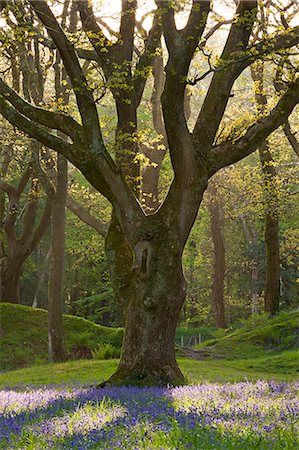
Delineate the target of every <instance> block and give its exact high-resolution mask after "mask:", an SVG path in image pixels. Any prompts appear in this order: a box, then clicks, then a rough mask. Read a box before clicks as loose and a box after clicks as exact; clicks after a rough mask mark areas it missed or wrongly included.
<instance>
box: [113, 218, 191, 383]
mask: <svg viewBox="0 0 299 450" xmlns="http://www.w3.org/2000/svg"><path fill="white" fill-rule="evenodd" d="M158 227H159V228H163V225H162V224H161V223H159V224H157V228H158ZM174 234H175V233H174V232H173V231H170V230H167V231H165V230H163V232H161V233H160V231H159V232H158V236H157V234H156V231H154V228H153V229H152V232H149V233H147V234H144V236H143V238H142V239H140V240H139V241H138V242H137V243H136V245H135V246H134V262H133V266H132V270H131V279H130V281H131V289H130V298H129V301H128V307H127V315H126V325H125V335H124V342H123V350H122V355H121V360H120V363H119V367H118V369H117V371H116V372H115V374H113V375H112V377H111V378H110V379H109V380H108V383H112V384H114V385H115V384H116V385H123V384H125V385H140V386H144V385H153V384H154V385H167V384H168V383H169V384H172V385H175V384H182V383H183V382H184V377H183V375H182V373H181V371H180V369H179V367H178V365H177V363H176V358H175V348H174V342H175V330H176V326H177V321H178V318H179V313H180V310H181V307H182V305H183V302H184V299H185V280H184V277H183V272H182V264H181V257H182V250H181V248H179V244H178V241H179V239H178V236H174ZM171 235H172V236H171Z"/></svg>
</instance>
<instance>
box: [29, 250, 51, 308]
mask: <svg viewBox="0 0 299 450" xmlns="http://www.w3.org/2000/svg"><path fill="white" fill-rule="evenodd" d="M51 251H52V249H51V247H50V248H49V250H48V251H47V254H46V257H45V261H44V264H43V267H42V269H41V271H40V272H39V276H38V281H37V287H36V291H35V294H34V298H33V303H32V308H37V307H38V304H39V303H38V295H39V293H40V290H41V289H42V287H43V284H44V282H45V279H46V276H47V274H48V269H49V261H50V257H51Z"/></svg>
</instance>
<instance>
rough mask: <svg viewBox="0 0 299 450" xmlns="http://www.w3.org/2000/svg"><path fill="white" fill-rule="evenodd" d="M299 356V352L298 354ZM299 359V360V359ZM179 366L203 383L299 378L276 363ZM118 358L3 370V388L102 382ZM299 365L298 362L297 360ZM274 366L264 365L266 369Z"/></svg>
mask: <svg viewBox="0 0 299 450" xmlns="http://www.w3.org/2000/svg"><path fill="white" fill-rule="evenodd" d="M297 356H299V354H298V355H297ZM297 361H298V360H297ZM178 362H179V366H180V368H181V370H182V371H183V373H184V374H185V375H186V377H187V379H188V381H189V382H190V383H201V382H206V381H209V382H217V383H225V382H237V381H244V379H248V380H250V381H255V380H259V379H265V380H284V381H293V380H296V379H299V374H298V373H296V372H295V371H294V372H293V373H290V372H289V373H286V371H280V372H279V371H277V366H274V364H272V366H271V367H272V371H270V370H268V371H267V370H266V371H265V370H260V368H259V366H258V363H257V365H256V366H254V367H250V368H248V367H247V365H246V364H247V361H246V360H239V361H234V362H233V363H232V362H230V361H223V360H216V361H215V360H214V361H195V360H193V359H187V358H186V359H185V358H179V359H178ZM117 363H118V360H116V359H113V360H106V361H97V360H81V361H69V362H66V363H60V364H46V365H43V366H34V367H30V368H26V369H20V370H14V371H9V372H3V373H0V387H8V386H17V385H20V384H24V385H48V384H61V383H90V384H93V383H99V382H101V381H104V380H105V379H107V378H108V377H109V376H110V375H111V374H112V373H113V372H114V370H115V369H116V367H117ZM297 365H298V363H297ZM269 367H270V366H266V365H264V366H263V368H264V369H269Z"/></svg>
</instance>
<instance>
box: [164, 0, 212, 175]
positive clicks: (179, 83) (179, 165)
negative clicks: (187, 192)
mask: <svg viewBox="0 0 299 450" xmlns="http://www.w3.org/2000/svg"><path fill="white" fill-rule="evenodd" d="M160 3H161V6H160ZM157 6H158V8H163V9H161V12H162V17H163V31H164V36H165V39H166V44H167V47H168V53H169V58H168V63H167V66H166V81H165V88H164V93H163V95H162V106H163V114H164V122H165V127H166V133H167V138H168V143H169V150H170V155H171V160H172V164H173V167H174V171H175V174H176V176H178V175H179V174H181V175H182V177H181V178H182V180H186V177H185V174H186V173H188V174H189V181H190V179H192V178H193V175H194V176H195V177H196V175H195V170H196V161H195V159H194V156H195V155H194V152H193V142H192V136H191V134H190V132H189V130H188V127H187V122H186V118H185V107H184V106H185V88H186V78H187V74H188V70H189V66H190V62H191V59H192V56H193V54H194V52H195V50H196V47H197V45H198V42H199V38H200V37H201V35H202V33H203V31H204V28H205V25H206V21H207V15H208V14H207V13H208V11H209V7H210V5H209V2H206V1H197V0H194V1H193V6H192V10H191V13H190V15H189V20H188V23H187V25H186V28H185V29H184V30H180V31H178V30H177V29H176V27H175V23H174V11H173V7H172V5H171V3H168V2H165V1H163V2H158V3H157ZM187 32H188V33H189V34H188V37H187V36H186V33H187ZM192 174H193V175H192Z"/></svg>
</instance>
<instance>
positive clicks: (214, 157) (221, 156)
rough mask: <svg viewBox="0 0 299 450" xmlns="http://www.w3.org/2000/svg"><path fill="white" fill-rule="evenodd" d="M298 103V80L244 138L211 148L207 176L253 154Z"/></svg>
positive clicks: (284, 120)
mask: <svg viewBox="0 0 299 450" xmlns="http://www.w3.org/2000/svg"><path fill="white" fill-rule="evenodd" d="M298 102H299V78H297V80H296V81H295V82H294V83H292V84H290V85H289V88H288V89H287V91H286V92H285V93H284V94H283V96H282V97H281V99H280V100H279V101H278V103H277V105H276V106H275V108H274V109H272V111H271V112H270V113H269V114H268V115H267V116H266V117H263V118H262V119H260V120H259V121H258V122H257V123H256V124H254V125H252V126H251V127H249V128H248V130H247V132H246V133H245V135H244V136H242V137H240V138H239V139H237V140H236V141H234V142H231V141H229V140H228V141H225V142H222V143H221V144H219V145H217V146H215V147H213V149H212V150H211V153H210V156H209V158H208V160H209V174H210V176H212V175H213V174H214V173H216V172H217V171H218V170H219V169H221V168H222V167H225V166H228V165H230V164H233V163H235V162H237V161H240V160H241V159H243V158H245V157H246V156H248V155H250V154H251V153H252V152H254V151H255V150H256V149H257V148H258V147H259V145H260V144H261V142H262V141H263V140H265V139H266V138H267V137H268V136H269V134H271V133H272V132H273V131H274V130H276V129H277V128H278V127H279V126H280V125H283V124H284V123H285V122H286V120H287V118H288V117H289V115H290V114H291V112H292V111H293V109H294V108H295V106H296V105H297V103H298Z"/></svg>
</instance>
